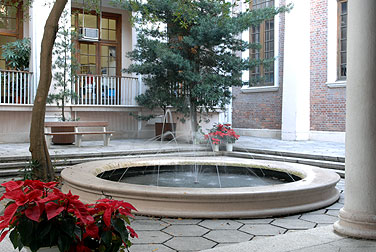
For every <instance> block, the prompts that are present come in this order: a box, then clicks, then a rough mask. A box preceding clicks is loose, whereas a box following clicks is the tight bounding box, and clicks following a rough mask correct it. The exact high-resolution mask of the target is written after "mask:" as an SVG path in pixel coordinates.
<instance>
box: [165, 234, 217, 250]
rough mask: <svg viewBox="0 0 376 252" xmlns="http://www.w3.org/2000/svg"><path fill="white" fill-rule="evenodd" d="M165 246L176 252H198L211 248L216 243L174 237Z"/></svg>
mask: <svg viewBox="0 0 376 252" xmlns="http://www.w3.org/2000/svg"><path fill="white" fill-rule="evenodd" d="M165 245H166V246H168V247H170V248H172V249H176V250H178V251H198V250H204V249H209V248H213V247H214V246H215V245H217V243H215V242H213V241H209V240H208V239H205V238H202V237H174V238H172V239H171V240H169V241H167V242H166V243H165Z"/></svg>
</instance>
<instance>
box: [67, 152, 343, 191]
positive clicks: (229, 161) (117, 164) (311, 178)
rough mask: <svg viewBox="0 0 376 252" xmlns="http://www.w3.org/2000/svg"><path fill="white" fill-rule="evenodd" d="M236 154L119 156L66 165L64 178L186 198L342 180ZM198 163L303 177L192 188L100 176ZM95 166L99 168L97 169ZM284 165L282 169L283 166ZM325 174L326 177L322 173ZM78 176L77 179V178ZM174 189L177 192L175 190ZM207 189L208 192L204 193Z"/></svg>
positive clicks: (314, 186)
mask: <svg viewBox="0 0 376 252" xmlns="http://www.w3.org/2000/svg"><path fill="white" fill-rule="evenodd" d="M235 159H238V160H234V158H232V157H223V156H221V157H209V159H208V160H204V161H202V160H194V158H187V157H184V158H183V159H182V158H179V159H176V158H171V157H163V158H162V160H163V161H162V162H155V160H153V159H151V158H138V159H131V160H129V159H116V160H101V161H92V162H88V163H85V164H78V165H74V166H72V167H69V168H66V169H64V170H63V171H62V177H63V178H64V179H65V178H68V177H69V179H68V181H69V183H70V184H72V185H76V186H79V187H83V188H88V189H92V188H93V185H94V187H95V188H98V189H100V190H105V191H106V190H108V189H110V190H111V191H113V192H119V193H120V192H124V190H126V191H127V192H132V193H140V194H144V193H145V190H147V189H152V191H149V192H148V194H149V195H160V196H162V195H163V194H164V193H167V194H168V195H174V194H176V195H181V193H184V194H183V195H182V196H183V197H190V196H194V195H195V194H198V195H199V196H204V195H213V194H223V192H224V191H227V192H231V193H232V194H234V195H233V196H236V194H244V193H245V194H269V193H271V192H281V191H286V192H288V191H289V192H293V191H295V190H299V191H302V190H303V191H304V190H306V191H309V190H312V189H318V188H321V187H322V186H323V184H326V187H331V186H333V185H335V184H336V183H337V182H338V181H339V176H338V175H337V174H335V173H332V172H327V171H325V170H323V169H320V168H317V167H314V166H309V165H303V164H295V163H282V162H278V161H265V160H249V159H243V158H240V159H239V158H235ZM193 161H194V162H197V163H199V164H209V165H210V164H213V163H214V162H218V161H220V162H221V165H229V166H245V165H246V166H248V167H257V168H262V169H269V170H276V171H287V172H289V173H291V174H294V175H296V176H298V177H301V178H302V179H301V180H299V181H295V182H289V183H284V184H278V185H266V186H257V187H230V188H189V187H164V186H152V185H138V184H130V183H119V182H114V181H109V180H104V179H101V178H98V177H96V176H97V175H98V174H100V173H102V172H104V171H108V170H112V169H116V168H124V164H128V166H126V167H137V166H140V167H141V166H147V165H155V164H161V165H165V164H180V165H182V164H192V162H193ZM92 167H97V168H95V169H93V168H92ZM281 167H282V168H281ZM71 169H75V170H76V171H75V172H74V174H75V176H74V177H72V176H69V172H70V171H71ZM317 174H320V178H318V177H317ZM322 174H324V176H322ZM81 176H86V178H85V180H82V179H80V177H81ZM75 178H77V179H75ZM81 178H82V177H81ZM172 189H173V191H172ZM203 189H205V190H206V191H205V192H203Z"/></svg>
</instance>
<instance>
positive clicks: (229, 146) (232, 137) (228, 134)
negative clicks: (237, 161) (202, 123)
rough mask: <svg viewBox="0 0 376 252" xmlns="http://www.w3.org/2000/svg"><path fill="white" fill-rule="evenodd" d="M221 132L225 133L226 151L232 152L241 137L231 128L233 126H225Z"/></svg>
mask: <svg viewBox="0 0 376 252" xmlns="http://www.w3.org/2000/svg"><path fill="white" fill-rule="evenodd" d="M220 130H221V131H222V132H223V141H224V142H225V144H226V151H232V150H233V145H234V143H235V141H236V140H238V139H239V137H240V136H239V135H237V134H236V132H235V130H234V129H232V128H231V124H223V125H222V127H221V129H220Z"/></svg>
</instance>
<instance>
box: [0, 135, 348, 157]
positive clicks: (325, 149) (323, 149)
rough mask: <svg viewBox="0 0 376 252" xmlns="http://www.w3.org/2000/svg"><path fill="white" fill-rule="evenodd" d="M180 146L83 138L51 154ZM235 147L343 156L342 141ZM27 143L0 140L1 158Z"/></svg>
mask: <svg viewBox="0 0 376 252" xmlns="http://www.w3.org/2000/svg"><path fill="white" fill-rule="evenodd" d="M176 145H179V146H186V147H188V146H191V145H190V144H186V143H179V144H177V143H175V142H174V141H171V142H160V141H151V140H143V139H122V140H111V142H110V145H109V146H108V147H104V146H103V141H82V147H81V148H78V147H76V146H74V145H51V147H50V149H49V150H50V154H52V155H53V154H77V153H96V152H114V151H118V152H120V151H128V150H147V149H153V148H156V147H158V148H159V147H161V148H166V147H174V146H176ZM234 147H239V148H244V149H258V150H273V151H279V152H295V153H304V154H312V155H326V156H335V157H345V144H341V143H334V142H322V141H282V140H278V139H271V138H257V137H249V136H242V137H240V138H239V140H238V141H236V143H235V145H234ZM29 155H30V152H29V144H28V143H17V144H4V143H1V142H0V157H4V156H29Z"/></svg>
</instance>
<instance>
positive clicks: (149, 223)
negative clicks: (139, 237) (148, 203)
mask: <svg viewBox="0 0 376 252" xmlns="http://www.w3.org/2000/svg"><path fill="white" fill-rule="evenodd" d="M169 225H170V224H167V223H165V222H162V221H160V220H158V219H141V220H139V219H135V220H134V221H132V228H133V229H134V230H136V231H138V230H139V231H146V230H162V229H164V228H166V227H168V226H169Z"/></svg>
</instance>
